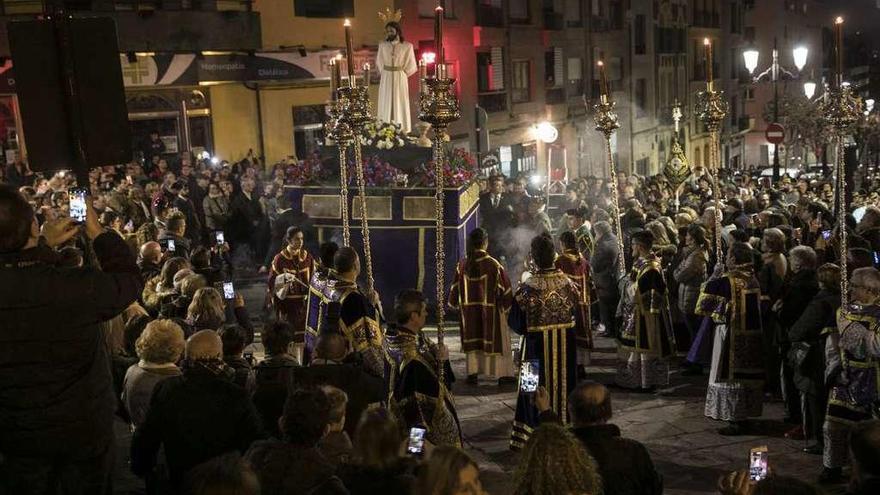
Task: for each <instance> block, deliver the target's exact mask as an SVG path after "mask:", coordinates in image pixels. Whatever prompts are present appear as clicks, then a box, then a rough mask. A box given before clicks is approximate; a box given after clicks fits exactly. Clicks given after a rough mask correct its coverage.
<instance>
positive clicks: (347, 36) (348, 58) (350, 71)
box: [343, 19, 355, 87]
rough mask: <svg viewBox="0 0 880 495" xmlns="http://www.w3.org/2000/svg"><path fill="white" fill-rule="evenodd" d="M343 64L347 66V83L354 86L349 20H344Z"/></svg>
mask: <svg viewBox="0 0 880 495" xmlns="http://www.w3.org/2000/svg"><path fill="white" fill-rule="evenodd" d="M343 26H345V65H346V67H347V68H348V81H349V85H350V86H352V87H354V86H355V83H354V53H353V52H352V50H351V21H349V20H348V19H346V20H345V23H344V24H343Z"/></svg>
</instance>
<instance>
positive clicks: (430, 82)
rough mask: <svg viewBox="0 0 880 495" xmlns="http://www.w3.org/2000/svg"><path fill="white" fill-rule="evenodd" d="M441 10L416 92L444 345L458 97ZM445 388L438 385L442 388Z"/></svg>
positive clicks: (439, 339) (439, 337)
mask: <svg viewBox="0 0 880 495" xmlns="http://www.w3.org/2000/svg"><path fill="white" fill-rule="evenodd" d="M442 19H443V9H442V7H437V9H436V11H435V43H436V44H437V52H438V53H437V64H436V66H435V68H434V75H433V77H428V76H427V74H424V75H423V76H422V81H421V84H420V87H421V88H422V90H421V91H420V93H419V120H421V121H423V122H427V123H429V124H431V127H432V128H433V129H434V136H433V139H432V145H433V159H434V180H435V181H436V188H435V192H434V200H435V201H434V217H435V237H436V251H435V258H436V262H437V263H436V271H437V292H436V297H437V301H436V305H437V343H438V345H443V337H444V317H445V315H446V312H445V309H444V306H443V305H444V302H445V300H446V298H445V271H446V252H445V249H444V246H443V244H444V242H443V241H444V239H443V219H444V199H445V198H444V195H445V192H444V190H443V170H444V168H445V164H446V161H447V159H448V158H447V156H446V150H445V145H444V141H445V140H446V138H447V128H448V126H449V124H451V123H452V122H455V121H456V120H458V119H460V118H461V110H460V108H459V104H458V96H457V95H456V94H455V79H451V78H449V77H447V70H446V65H445V62H444V57H443V44H442V40H443V28H442ZM444 368H445V366H444V364H443V361H442V360H441V359H438V370H437V376H438V379H439V382H440V384H441V385H443V384H444V383H445V382H444ZM444 389H445V387H444V386H441V387H440V390H441V396H442V390H444Z"/></svg>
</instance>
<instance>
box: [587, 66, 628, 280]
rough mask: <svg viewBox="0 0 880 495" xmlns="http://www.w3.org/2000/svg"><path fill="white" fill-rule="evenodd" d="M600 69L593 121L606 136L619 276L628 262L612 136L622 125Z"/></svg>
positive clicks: (624, 270)
mask: <svg viewBox="0 0 880 495" xmlns="http://www.w3.org/2000/svg"><path fill="white" fill-rule="evenodd" d="M596 65H597V66H598V67H599V82H600V88H599V89H600V96H599V102H598V103H596V104H595V105H593V111H594V115H593V120H594V121H595V122H596V130H597V131H600V132H601V133H602V134H604V135H605V158H606V160H607V161H608V170H609V172H610V173H611V191H610V192H611V217H612V220H613V222H614V233H615V235H617V263H618V264H619V265H620V273H619V275H621V276H622V275H623V274H625V273H626V261H625V258H624V255H623V249H624V247H623V229H622V228H621V226H620V205H619V204H618V199H617V196H618V194H617V188H618V184H617V170H616V168H615V166H614V154H613V153H612V152H611V136H612V135H613V134H614V131H616V130H617V129H618V128H620V124H619V123H618V121H617V113H616V112H615V111H614V107H615V106H616V103H614V101H613V100H612V99H611V94H610V93H609V92H608V79H607V77H606V75H605V63H604V62H602V61H601V60H599V61H598V62H596Z"/></svg>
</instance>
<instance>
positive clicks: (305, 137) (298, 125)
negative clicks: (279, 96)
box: [293, 105, 325, 160]
mask: <svg viewBox="0 0 880 495" xmlns="http://www.w3.org/2000/svg"><path fill="white" fill-rule="evenodd" d="M324 115H325V114H324V105H305V106H295V107H293V149H294V151H295V152H296V157H297V158H298V159H300V160H303V159H305V158H307V157H308V156H309V155H311V154H313V153H316V152H317V151H318V148H319V147H320V146H321V144H322V143H323V142H324Z"/></svg>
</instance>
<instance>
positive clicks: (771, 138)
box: [764, 122, 785, 144]
mask: <svg viewBox="0 0 880 495" xmlns="http://www.w3.org/2000/svg"><path fill="white" fill-rule="evenodd" d="M764 137H766V138H767V141H768V142H770V144H780V143H782V141H784V140H785V128H784V127H782V124H777V123H775V122H774V123H772V124H770V125H768V126H767V130H766V131H764Z"/></svg>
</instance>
